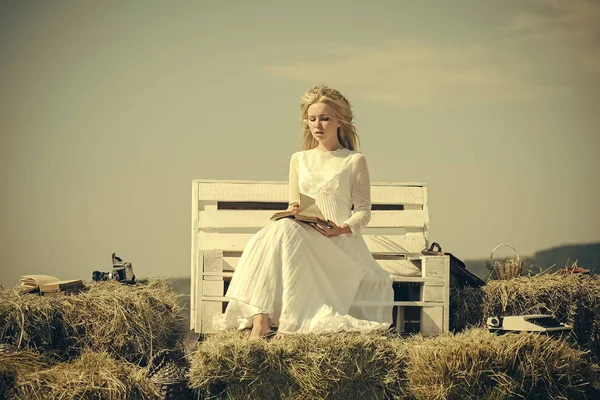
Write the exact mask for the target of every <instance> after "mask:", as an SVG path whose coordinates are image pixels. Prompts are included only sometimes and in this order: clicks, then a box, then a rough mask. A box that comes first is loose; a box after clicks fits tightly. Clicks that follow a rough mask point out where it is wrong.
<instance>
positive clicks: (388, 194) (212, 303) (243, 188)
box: [190, 179, 450, 336]
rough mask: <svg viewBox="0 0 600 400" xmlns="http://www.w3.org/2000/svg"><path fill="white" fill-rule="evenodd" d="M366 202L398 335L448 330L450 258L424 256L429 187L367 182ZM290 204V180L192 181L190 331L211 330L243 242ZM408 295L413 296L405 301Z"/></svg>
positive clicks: (372, 245)
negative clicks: (391, 292) (392, 296)
mask: <svg viewBox="0 0 600 400" xmlns="http://www.w3.org/2000/svg"><path fill="white" fill-rule="evenodd" d="M371 202H372V217H371V221H370V223H369V225H368V226H367V227H366V228H365V229H363V231H362V235H363V237H364V239H365V241H366V243H367V245H368V247H369V249H370V250H371V253H372V254H373V257H374V258H375V259H376V260H377V262H378V263H379V264H380V265H381V266H382V267H383V268H384V269H385V270H387V271H389V272H390V274H391V276H392V277H393V279H394V286H395V293H396V299H397V301H395V302H394V305H395V307H394V315H393V319H394V325H395V328H396V330H397V332H399V333H403V332H414V330H415V329H416V331H417V332H420V333H422V334H424V335H436V334H440V333H443V332H447V331H448V323H449V322H448V319H449V282H450V261H449V257H448V256H423V255H421V251H422V250H423V249H425V248H427V247H428V243H429V211H428V206H427V186H426V185H425V184H424V183H394V182H372V184H371ZM287 205H288V183H287V181H217V180H205V179H196V180H193V182H192V235H191V236H192V246H191V249H192V254H191V298H190V314H191V315H190V329H192V330H194V331H195V332H196V333H199V334H200V335H201V336H204V334H209V333H215V330H214V328H213V325H212V319H213V317H214V316H215V315H219V314H220V313H222V312H224V310H225V306H226V304H227V299H226V298H225V297H224V294H225V291H226V288H227V285H228V283H229V281H230V279H231V277H232V276H233V271H234V270H235V267H236V265H237V263H238V261H239V257H240V256H241V254H242V250H243V249H244V246H245V244H246V243H247V242H248V240H249V239H250V238H251V237H252V235H254V234H255V233H256V232H257V231H258V230H260V229H261V228H262V227H264V226H265V225H267V224H269V223H273V222H272V221H270V220H269V218H270V217H271V215H272V214H273V213H274V212H275V211H276V210H284V209H286V208H287ZM407 273H410V275H411V276H406V274H407ZM408 292H412V293H414V294H415V295H414V296H413V298H411V299H406V298H403V297H404V296H403V295H405V294H406V293H408Z"/></svg>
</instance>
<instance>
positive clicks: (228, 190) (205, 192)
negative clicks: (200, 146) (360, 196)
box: [195, 180, 424, 205]
mask: <svg viewBox="0 0 600 400" xmlns="http://www.w3.org/2000/svg"><path fill="white" fill-rule="evenodd" d="M195 182H197V185H198V199H199V201H263V202H264V201H268V202H285V203H287V202H288V200H289V191H288V183H287V181H275V182H273V181H200V180H197V181H195ZM423 188H424V185H423V184H419V183H414V184H413V183H408V182H407V183H389V182H372V183H371V202H372V203H373V204H421V205H422V204H424V194H423Z"/></svg>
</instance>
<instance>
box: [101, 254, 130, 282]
mask: <svg viewBox="0 0 600 400" xmlns="http://www.w3.org/2000/svg"><path fill="white" fill-rule="evenodd" d="M112 264H113V268H112V271H111V272H101V271H94V272H92V280H93V281H96V282H99V281H110V280H115V281H118V282H121V283H129V284H134V283H135V275H134V273H133V266H132V265H131V263H130V262H129V261H123V260H122V259H121V258H119V257H117V255H116V253H112Z"/></svg>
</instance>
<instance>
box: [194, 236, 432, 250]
mask: <svg viewBox="0 0 600 400" xmlns="http://www.w3.org/2000/svg"><path fill="white" fill-rule="evenodd" d="M253 235H254V234H252V233H222V232H221V233H213V232H210V233H209V232H203V231H200V232H199V233H198V249H199V250H200V251H203V250H217V249H222V250H223V251H242V250H244V246H245V245H246V243H248V241H249V240H250V239H251V238H252V236H253ZM364 239H365V242H366V244H367V246H368V248H369V251H371V252H372V253H373V252H379V253H383V252H391V253H406V254H419V253H420V252H421V250H423V248H424V247H425V239H424V238H423V237H420V236H405V235H365V236H364Z"/></svg>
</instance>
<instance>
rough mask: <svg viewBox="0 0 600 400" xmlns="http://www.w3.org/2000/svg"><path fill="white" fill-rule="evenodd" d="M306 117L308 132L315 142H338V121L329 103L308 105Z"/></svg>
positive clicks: (329, 143)
mask: <svg viewBox="0 0 600 400" xmlns="http://www.w3.org/2000/svg"><path fill="white" fill-rule="evenodd" d="M307 118H308V127H309V129H310V133H311V134H312V135H313V137H314V138H315V139H316V140H317V142H319V143H320V144H324V145H333V144H336V143H339V141H338V137H337V128H338V126H340V123H339V120H338V119H337V117H336V115H335V112H334V111H333V108H332V107H331V106H330V105H329V104H326V103H315V104H312V105H311V106H310V107H308V112H307Z"/></svg>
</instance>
